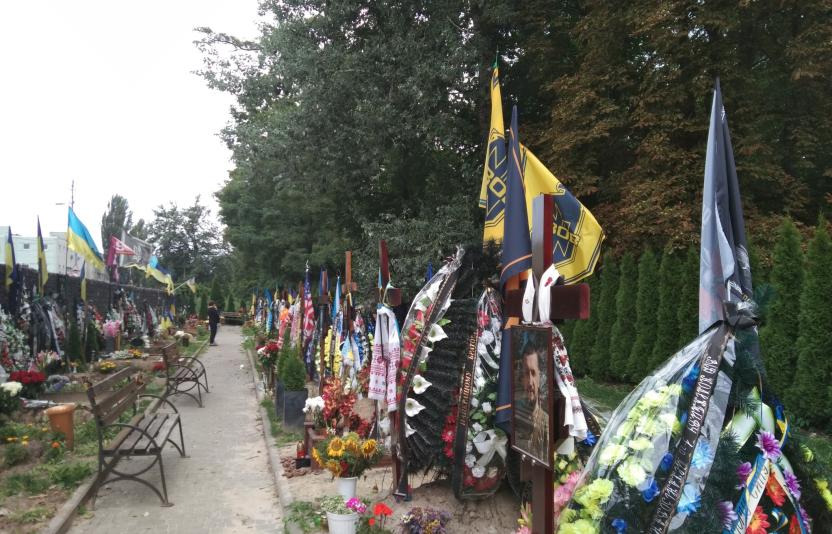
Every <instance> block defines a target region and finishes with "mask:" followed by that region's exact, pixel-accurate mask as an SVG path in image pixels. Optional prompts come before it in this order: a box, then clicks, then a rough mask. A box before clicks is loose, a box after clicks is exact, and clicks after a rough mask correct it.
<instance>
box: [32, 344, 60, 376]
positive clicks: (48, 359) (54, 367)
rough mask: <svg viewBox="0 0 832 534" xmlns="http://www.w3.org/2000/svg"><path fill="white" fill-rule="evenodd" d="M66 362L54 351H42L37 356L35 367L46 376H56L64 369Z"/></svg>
mask: <svg viewBox="0 0 832 534" xmlns="http://www.w3.org/2000/svg"><path fill="white" fill-rule="evenodd" d="M63 364H64V361H63V359H62V358H61V356H60V355H59V354H58V353H57V352H55V351H53V350H42V351H40V352H38V353H37V354H36V355H35V361H34V365H35V367H37V369H38V370H39V371H40V372H42V373H44V374H47V375H48V374H54V373H56V372H58V370H59V369H60V368H61V367H63Z"/></svg>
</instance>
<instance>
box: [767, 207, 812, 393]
mask: <svg viewBox="0 0 832 534" xmlns="http://www.w3.org/2000/svg"><path fill="white" fill-rule="evenodd" d="M803 264H804V257H803V250H802V249H801V248H800V234H799V233H798V231H797V227H796V226H795V225H794V223H793V222H792V221H791V219H789V218H788V217H784V218H783V222H782V224H781V225H780V229H779V232H778V236H777V244H776V245H775V247H774V265H773V268H772V270H771V285H772V287H773V288H774V298H773V299H772V301H771V303H770V304H769V308H768V313H767V315H766V320H765V325H764V326H763V327H762V328H761V329H760V348H761V349H762V353H763V360H764V361H765V365H766V375H767V377H768V381H769V383H770V384H771V385H772V387H773V388H774V391H775V393H776V394H777V395H783V394H785V393H786V392H787V391H788V390H789V389H791V388H792V386H793V385H794V382H793V380H794V375H795V369H796V368H797V361H798V358H797V347H796V345H795V336H796V335H797V333H798V332H799V331H800V322H799V315H800V294H801V291H802V289H803V271H804V265H803Z"/></svg>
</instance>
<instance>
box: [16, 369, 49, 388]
mask: <svg viewBox="0 0 832 534" xmlns="http://www.w3.org/2000/svg"><path fill="white" fill-rule="evenodd" d="M9 380H11V381H13V382H20V383H21V384H23V385H24V386H28V385H30V384H31V385H35V386H36V385H39V384H42V383H44V382H46V375H45V374H43V373H41V372H40V371H13V372H12V374H11V375H9Z"/></svg>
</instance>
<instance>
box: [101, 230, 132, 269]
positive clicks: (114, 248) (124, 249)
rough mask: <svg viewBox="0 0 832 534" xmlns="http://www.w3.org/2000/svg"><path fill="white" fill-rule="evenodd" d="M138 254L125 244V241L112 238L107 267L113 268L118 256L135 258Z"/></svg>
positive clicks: (108, 250)
mask: <svg viewBox="0 0 832 534" xmlns="http://www.w3.org/2000/svg"><path fill="white" fill-rule="evenodd" d="M135 255H136V253H135V251H133V249H132V248H130V247H128V246H127V245H125V244H124V242H123V241H121V240H120V239H118V238H116V236H112V235H111V236H110V246H109V247H108V249H107V266H108V267H112V266H113V265H115V264H116V256H135Z"/></svg>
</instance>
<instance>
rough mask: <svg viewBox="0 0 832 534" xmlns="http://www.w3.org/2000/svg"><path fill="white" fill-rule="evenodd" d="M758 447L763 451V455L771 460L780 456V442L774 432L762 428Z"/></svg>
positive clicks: (758, 437) (758, 434)
mask: <svg viewBox="0 0 832 534" xmlns="http://www.w3.org/2000/svg"><path fill="white" fill-rule="evenodd" d="M757 447H758V448H759V449H760V450H761V451H763V456H764V457H765V458H767V459H769V460H772V461H773V460H777V459H778V458H780V444H779V443H778V442H777V438H775V437H774V434H772V433H771V432H767V431H765V430H761V431H760V432H758V433H757Z"/></svg>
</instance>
